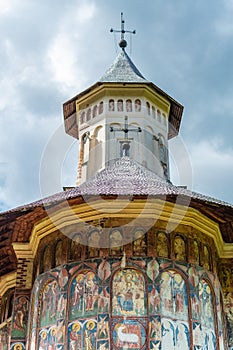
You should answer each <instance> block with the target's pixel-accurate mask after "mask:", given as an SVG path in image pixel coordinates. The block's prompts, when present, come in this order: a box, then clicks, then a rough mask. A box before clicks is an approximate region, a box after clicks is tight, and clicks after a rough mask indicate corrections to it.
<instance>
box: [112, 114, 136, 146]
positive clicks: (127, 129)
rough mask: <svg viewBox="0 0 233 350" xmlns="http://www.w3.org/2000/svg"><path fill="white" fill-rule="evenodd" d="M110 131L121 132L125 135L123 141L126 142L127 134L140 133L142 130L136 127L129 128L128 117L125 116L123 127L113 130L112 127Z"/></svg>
mask: <svg viewBox="0 0 233 350" xmlns="http://www.w3.org/2000/svg"><path fill="white" fill-rule="evenodd" d="M110 131H111V132H113V131H123V132H124V133H125V141H128V140H129V138H128V132H129V131H134V132H142V129H141V128H140V127H139V126H138V127H137V128H136V127H135V128H129V124H128V117H127V115H126V116H125V127H124V128H114V127H113V126H110Z"/></svg>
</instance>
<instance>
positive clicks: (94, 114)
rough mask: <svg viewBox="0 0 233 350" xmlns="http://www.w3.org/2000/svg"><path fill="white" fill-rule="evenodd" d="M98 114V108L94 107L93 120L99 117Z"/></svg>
mask: <svg viewBox="0 0 233 350" xmlns="http://www.w3.org/2000/svg"><path fill="white" fill-rule="evenodd" d="M97 113H98V107H97V106H96V105H95V106H94V107H93V112H92V115H93V118H95V117H96V116H97Z"/></svg>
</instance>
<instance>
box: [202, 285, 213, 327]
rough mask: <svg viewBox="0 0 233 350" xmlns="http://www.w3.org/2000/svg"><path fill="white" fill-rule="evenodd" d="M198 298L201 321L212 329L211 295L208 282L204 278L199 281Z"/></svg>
mask: <svg viewBox="0 0 233 350" xmlns="http://www.w3.org/2000/svg"><path fill="white" fill-rule="evenodd" d="M199 299H200V300H201V303H200V305H201V308H200V309H201V310H200V311H201V312H200V314H201V323H202V325H205V327H206V328H209V329H214V310H213V297H212V292H211V289H210V286H209V284H208V283H207V282H206V281H205V280H203V279H202V280H201V281H200V282H199Z"/></svg>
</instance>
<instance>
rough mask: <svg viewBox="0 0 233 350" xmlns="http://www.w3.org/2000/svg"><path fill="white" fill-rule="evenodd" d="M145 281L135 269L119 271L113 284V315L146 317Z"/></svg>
mask: <svg viewBox="0 0 233 350" xmlns="http://www.w3.org/2000/svg"><path fill="white" fill-rule="evenodd" d="M145 292H146V291H145V281H144V276H143V274H142V273H141V272H139V271H137V270H134V269H124V270H119V271H117V273H116V274H115V275H114V278H113V283H112V295H113V296H112V314H113V315H117V316H128V315H130V316H137V315H140V316H144V315H146V298H145Z"/></svg>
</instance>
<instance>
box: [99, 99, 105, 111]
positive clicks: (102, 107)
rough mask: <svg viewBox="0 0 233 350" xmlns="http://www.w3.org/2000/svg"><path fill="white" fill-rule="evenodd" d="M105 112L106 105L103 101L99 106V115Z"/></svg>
mask: <svg viewBox="0 0 233 350" xmlns="http://www.w3.org/2000/svg"><path fill="white" fill-rule="evenodd" d="M103 111H104V103H103V101H101V102H100V104H99V114H102V113H103Z"/></svg>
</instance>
